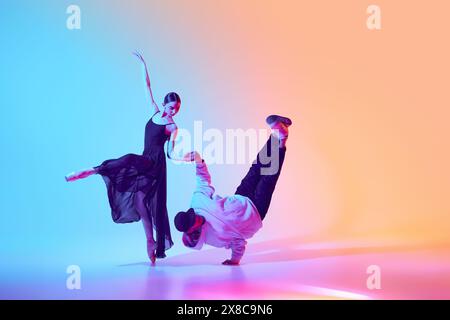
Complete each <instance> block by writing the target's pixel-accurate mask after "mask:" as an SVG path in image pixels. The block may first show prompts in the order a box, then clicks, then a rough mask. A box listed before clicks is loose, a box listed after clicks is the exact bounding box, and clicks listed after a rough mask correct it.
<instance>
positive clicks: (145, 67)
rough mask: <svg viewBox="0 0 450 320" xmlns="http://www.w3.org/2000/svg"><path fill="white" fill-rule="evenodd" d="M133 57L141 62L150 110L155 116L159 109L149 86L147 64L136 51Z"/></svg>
mask: <svg viewBox="0 0 450 320" xmlns="http://www.w3.org/2000/svg"><path fill="white" fill-rule="evenodd" d="M133 55H135V56H136V57H137V58H138V59H139V60H140V61H141V62H142V64H143V66H144V70H145V82H146V84H147V89H148V92H149V94H150V99H151V100H152V109H153V110H152V114H155V113H156V112H158V111H159V107H158V104H157V103H156V102H155V99H154V97H153V92H152V87H151V84H150V75H149V74H148V68H147V63H146V62H145V60H144V57H143V56H142V54H141V53H140V52H139V51H137V50H135V51H133Z"/></svg>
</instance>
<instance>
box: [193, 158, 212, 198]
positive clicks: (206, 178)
mask: <svg viewBox="0 0 450 320" xmlns="http://www.w3.org/2000/svg"><path fill="white" fill-rule="evenodd" d="M195 167H196V176H197V177H196V187H195V191H194V193H196V192H199V193H203V194H205V195H206V196H208V197H210V198H211V197H212V195H213V194H214V192H215V190H214V187H213V186H212V185H211V175H210V174H209V171H208V167H207V166H206V163H204V162H202V163H199V164H196V166H195Z"/></svg>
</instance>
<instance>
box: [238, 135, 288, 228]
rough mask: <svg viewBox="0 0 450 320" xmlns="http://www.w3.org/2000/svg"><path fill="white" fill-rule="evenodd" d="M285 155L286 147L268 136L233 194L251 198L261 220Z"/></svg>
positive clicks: (264, 214) (270, 198) (267, 206)
mask: <svg viewBox="0 0 450 320" xmlns="http://www.w3.org/2000/svg"><path fill="white" fill-rule="evenodd" d="M285 155H286V147H284V148H279V147H278V140H276V138H274V137H273V136H270V138H269V140H268V141H267V142H266V144H265V145H264V147H263V148H262V149H261V151H259V153H258V156H257V157H256V160H255V161H254V162H253V164H252V166H251V168H250V170H249V171H248V173H247V175H246V176H245V177H244V179H243V180H242V181H241V184H240V185H239V187H238V188H237V189H236V192H235V194H239V195H242V196H244V197H247V198H249V199H250V200H252V202H253V204H254V205H255V206H256V208H257V209H258V212H259V215H260V216H261V220H263V219H264V218H265V216H266V213H267V211H268V210H269V205H270V201H271V200H272V194H273V191H274V190H275V186H276V184H277V181H278V177H279V176H280V172H281V167H282V166H283V162H284V157H285Z"/></svg>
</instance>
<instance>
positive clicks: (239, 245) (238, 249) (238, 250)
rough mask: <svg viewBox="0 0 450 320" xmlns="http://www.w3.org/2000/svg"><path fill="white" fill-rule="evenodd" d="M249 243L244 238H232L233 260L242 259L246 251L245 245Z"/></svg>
mask: <svg viewBox="0 0 450 320" xmlns="http://www.w3.org/2000/svg"><path fill="white" fill-rule="evenodd" d="M246 245H247V241H245V240H244V239H239V238H235V239H233V240H231V244H230V248H231V260H232V261H236V262H239V261H241V259H242V256H243V255H244V252H245V246H246Z"/></svg>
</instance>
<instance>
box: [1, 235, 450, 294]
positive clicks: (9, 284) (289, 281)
mask: <svg viewBox="0 0 450 320" xmlns="http://www.w3.org/2000/svg"><path fill="white" fill-rule="evenodd" d="M379 243H380V242H378V245H374V244H373V243H371V242H367V241H359V242H355V241H353V242H349V241H340V242H307V241H300V239H283V240H273V241H268V242H261V243H256V244H250V245H249V246H248V249H247V253H246V256H245V258H244V260H243V261H242V265H241V266H238V267H230V266H222V265H221V264H220V262H221V261H223V260H224V259H225V258H227V255H228V252H226V251H225V250H221V249H208V250H205V251H192V252H189V253H185V254H180V255H177V256H173V257H168V258H166V259H164V260H161V261H158V263H157V265H156V266H150V264H149V263H148V262H147V261H129V263H125V264H124V263H120V264H114V263H110V262H109V261H99V260H96V259H95V258H92V259H90V262H89V263H84V264H82V265H81V266H80V268H81V289H80V290H68V289H67V288H66V279H67V277H68V275H67V274H66V273H65V272H64V271H65V270H62V269H61V268H59V271H57V270H55V269H54V268H52V267H49V266H42V267H41V268H39V267H37V268H29V269H26V268H25V269H24V268H22V269H20V268H18V269H16V270H15V271H14V272H13V271H12V270H10V276H8V275H7V273H6V271H5V270H3V274H2V277H1V281H2V286H1V287H2V288H1V292H0V297H1V298H3V299H11V298H18V299H421V298H423V299H450V249H448V248H447V247H446V246H439V247H436V246H435V247H430V246H419V245H408V246H405V245H399V244H396V245H394V244H385V245H380V244H379ZM371 265H375V266H378V267H379V268H380V269H379V270H380V279H381V288H380V289H372V290H371V289H369V288H368V287H367V278H368V277H369V276H370V275H369V274H368V273H367V269H368V267H369V266H371Z"/></svg>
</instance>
